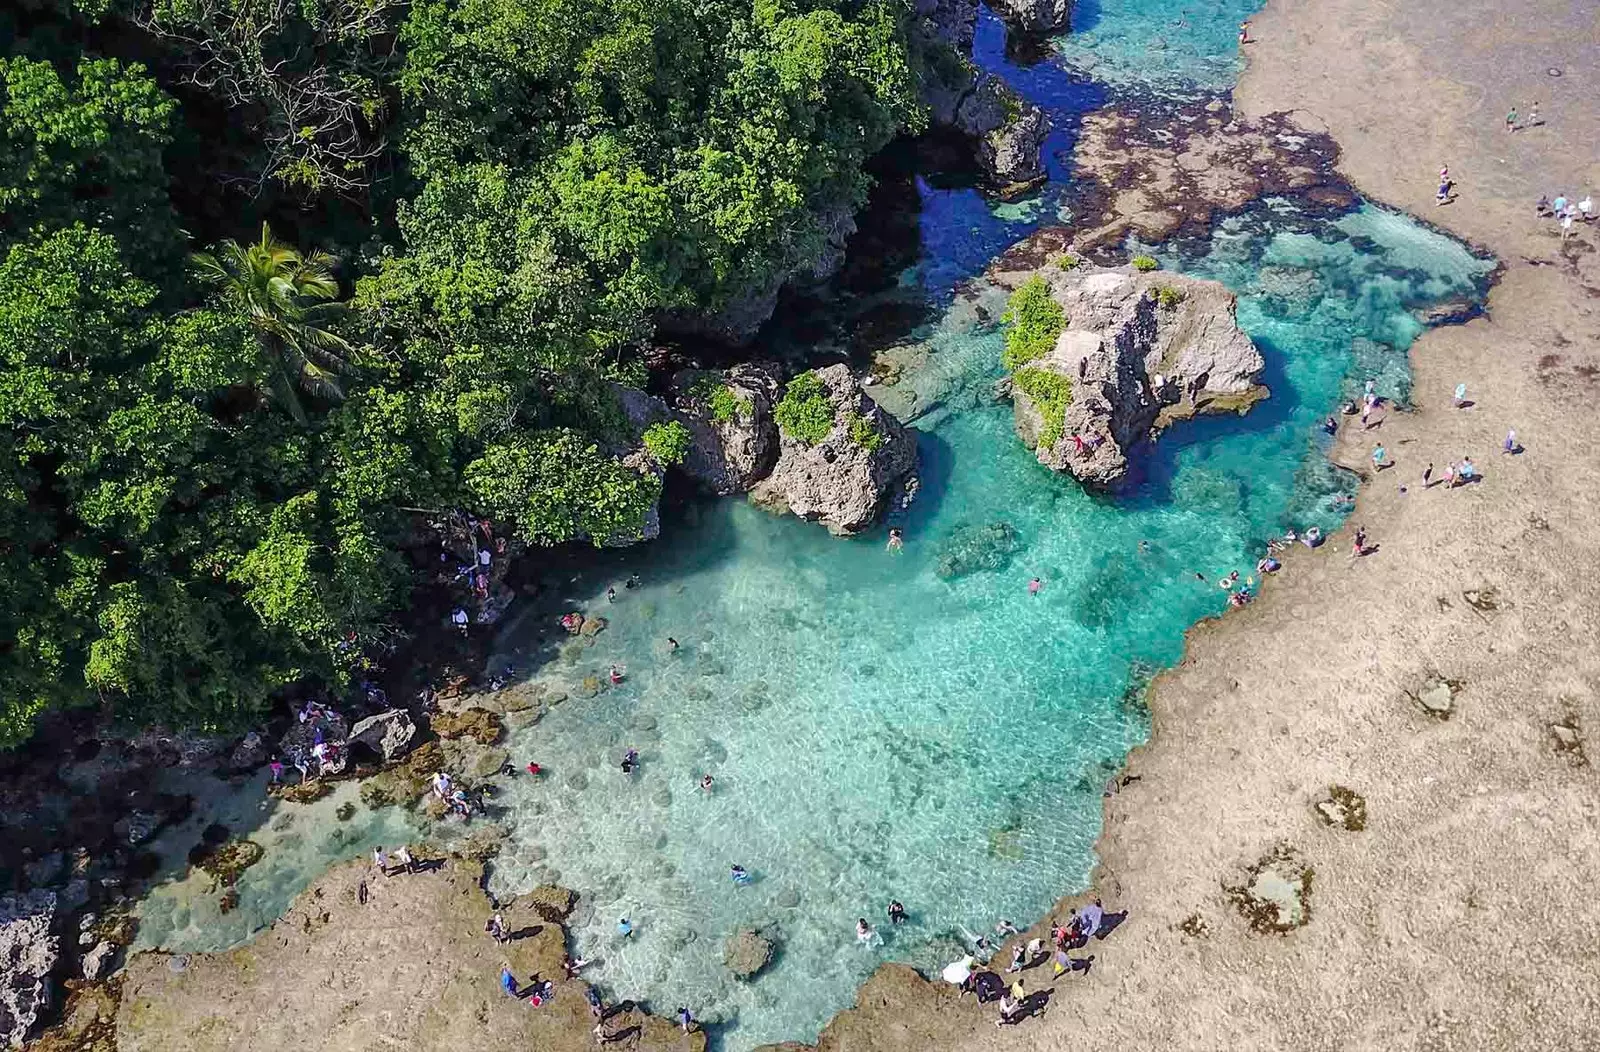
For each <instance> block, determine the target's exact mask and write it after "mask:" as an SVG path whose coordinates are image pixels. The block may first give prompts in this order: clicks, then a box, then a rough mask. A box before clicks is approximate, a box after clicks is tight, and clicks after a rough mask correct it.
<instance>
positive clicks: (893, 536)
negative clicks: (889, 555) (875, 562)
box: [889, 526, 906, 552]
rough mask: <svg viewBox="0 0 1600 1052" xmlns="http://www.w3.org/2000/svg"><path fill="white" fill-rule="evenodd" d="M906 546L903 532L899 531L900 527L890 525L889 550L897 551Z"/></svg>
mask: <svg viewBox="0 0 1600 1052" xmlns="http://www.w3.org/2000/svg"><path fill="white" fill-rule="evenodd" d="M905 546H906V538H905V534H904V533H901V532H900V527H898V526H892V527H890V529H889V550H890V551H891V552H898V551H900V550H901V549H903V548H904V547H905Z"/></svg>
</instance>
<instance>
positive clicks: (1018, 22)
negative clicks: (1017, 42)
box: [991, 0, 1072, 33]
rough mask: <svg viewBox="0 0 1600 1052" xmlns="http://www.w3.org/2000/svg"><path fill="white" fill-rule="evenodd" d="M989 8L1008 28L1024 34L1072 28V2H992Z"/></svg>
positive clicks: (994, 0) (1067, 0) (1023, 0)
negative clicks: (992, 9) (991, 8)
mask: <svg viewBox="0 0 1600 1052" xmlns="http://www.w3.org/2000/svg"><path fill="white" fill-rule="evenodd" d="M991 6H992V7H993V8H994V13H995V14H997V15H999V16H1000V19H1001V21H1003V22H1005V24H1006V25H1007V26H1008V27H1010V28H1012V29H1019V30H1021V31H1023V32H1025V33H1047V32H1053V31H1065V30H1067V29H1070V28H1071V27H1072V0H993V3H992V4H991Z"/></svg>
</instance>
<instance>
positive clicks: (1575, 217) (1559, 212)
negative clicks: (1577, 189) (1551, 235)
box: [1533, 194, 1597, 241]
mask: <svg viewBox="0 0 1600 1052" xmlns="http://www.w3.org/2000/svg"><path fill="white" fill-rule="evenodd" d="M1533 211H1534V213H1535V214H1536V215H1538V216H1540V217H1541V218H1544V219H1554V220H1555V221H1556V224H1557V225H1558V226H1559V228H1560V230H1561V240H1563V241H1565V240H1567V239H1568V238H1569V237H1571V236H1572V229H1573V224H1574V223H1592V222H1594V220H1595V219H1596V215H1597V214H1596V212H1595V210H1594V198H1593V197H1591V196H1590V195H1588V194H1585V195H1584V196H1583V200H1582V201H1569V200H1568V199H1567V195H1566V194H1556V196H1555V200H1551V199H1550V198H1549V197H1547V196H1545V195H1544V194H1540V195H1539V200H1537V201H1535V202H1534V203H1533Z"/></svg>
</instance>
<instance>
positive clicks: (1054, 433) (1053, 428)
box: [1011, 369, 1072, 449]
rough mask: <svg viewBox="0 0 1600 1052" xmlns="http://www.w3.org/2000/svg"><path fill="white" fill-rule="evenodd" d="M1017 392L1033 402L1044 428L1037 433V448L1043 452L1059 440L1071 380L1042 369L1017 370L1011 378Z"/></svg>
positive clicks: (1070, 397) (1068, 400) (1069, 398)
mask: <svg viewBox="0 0 1600 1052" xmlns="http://www.w3.org/2000/svg"><path fill="white" fill-rule="evenodd" d="M1011 384H1012V386H1013V387H1015V388H1016V389H1017V390H1019V391H1021V392H1022V393H1023V394H1025V395H1027V396H1028V397H1029V398H1031V399H1032V400H1033V404H1034V405H1035V406H1037V407H1038V409H1039V415H1040V416H1041V417H1043V418H1044V426H1043V427H1042V428H1041V429H1040V431H1039V445H1041V446H1043V447H1044V448H1046V449H1049V448H1050V447H1052V446H1054V445H1055V444H1056V442H1058V441H1059V440H1060V439H1061V427H1062V420H1063V418H1064V417H1065V416H1066V412H1067V406H1069V405H1071V404H1072V381H1071V380H1069V379H1067V378H1066V377H1065V376H1062V375H1060V374H1059V373H1052V372H1047V371H1045V370H1044V369H1018V370H1017V373H1016V375H1015V376H1013V377H1012V378H1011Z"/></svg>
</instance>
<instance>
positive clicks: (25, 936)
mask: <svg viewBox="0 0 1600 1052" xmlns="http://www.w3.org/2000/svg"><path fill="white" fill-rule="evenodd" d="M55 914H56V896H55V893H54V892H50V891H30V892H27V893H26V894H22V895H6V896H5V897H3V898H0V1045H4V1046H7V1047H10V1048H21V1047H22V1043H23V1040H24V1039H25V1038H26V1037H27V1036H28V1031H29V1030H30V1029H32V1027H33V1024H34V1022H35V1021H36V1020H37V1019H38V1017H39V1010H40V1009H41V1008H43V1007H44V1006H45V1005H46V1004H47V1003H48V1002H49V1000H50V985H49V976H50V971H51V969H52V968H54V967H55V965H56V958H57V957H58V956H60V953H61V943H60V940H59V939H57V938H56V936H54V935H52V934H51V933H50V929H51V927H52V926H53V924H54V922H55Z"/></svg>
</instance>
